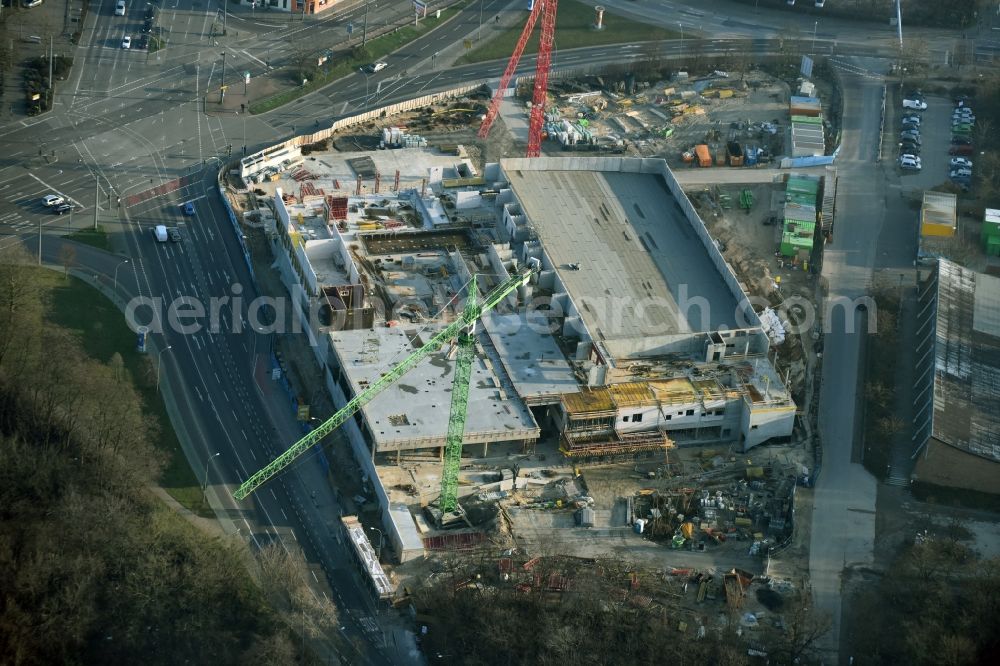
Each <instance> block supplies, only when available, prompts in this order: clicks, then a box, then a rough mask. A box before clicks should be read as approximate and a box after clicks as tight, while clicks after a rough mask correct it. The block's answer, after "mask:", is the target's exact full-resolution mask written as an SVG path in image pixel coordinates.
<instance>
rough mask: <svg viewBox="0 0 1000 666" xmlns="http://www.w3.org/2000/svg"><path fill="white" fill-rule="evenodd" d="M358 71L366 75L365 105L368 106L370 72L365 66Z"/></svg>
mask: <svg viewBox="0 0 1000 666" xmlns="http://www.w3.org/2000/svg"><path fill="white" fill-rule="evenodd" d="M358 71H359V72H361V73H362V74H364V75H365V106H368V72H366V71H365V68H364V67H360V68H359V69H358Z"/></svg>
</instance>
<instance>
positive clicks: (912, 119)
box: [900, 113, 920, 125]
mask: <svg viewBox="0 0 1000 666" xmlns="http://www.w3.org/2000/svg"><path fill="white" fill-rule="evenodd" d="M900 122H902V123H907V124H910V125H919V124H920V116H918V115H917V114H915V113H914V114H912V115H909V116H903V119H902V120H901V121H900Z"/></svg>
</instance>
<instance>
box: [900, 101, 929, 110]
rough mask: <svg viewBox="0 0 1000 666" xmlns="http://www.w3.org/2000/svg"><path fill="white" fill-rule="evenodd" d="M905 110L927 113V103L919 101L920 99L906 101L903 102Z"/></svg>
mask: <svg viewBox="0 0 1000 666" xmlns="http://www.w3.org/2000/svg"><path fill="white" fill-rule="evenodd" d="M903 108H904V109H915V110H917V111H926V110H927V102H924V101H922V100H919V99H904V100H903Z"/></svg>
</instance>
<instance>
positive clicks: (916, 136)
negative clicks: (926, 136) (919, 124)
mask: <svg viewBox="0 0 1000 666" xmlns="http://www.w3.org/2000/svg"><path fill="white" fill-rule="evenodd" d="M899 138H900V139H902V140H903V141H907V140H909V141H912V142H913V143H916V144H920V143H921V141H920V132H913V131H907V132H900V133H899Z"/></svg>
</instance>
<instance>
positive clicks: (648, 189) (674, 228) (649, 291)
mask: <svg viewBox="0 0 1000 666" xmlns="http://www.w3.org/2000/svg"><path fill="white" fill-rule="evenodd" d="M504 170H505V173H506V175H507V178H508V181H509V182H510V184H511V188H512V189H513V191H514V194H515V195H516V196H517V197H518V199H519V200H520V202H521V205H522V207H523V209H524V212H525V214H526V216H527V218H528V220H529V221H530V223H531V225H532V227H533V228H534V229H535V231H536V233H537V235H538V237H539V239H540V240H541V242H542V245H543V247H544V248H545V252H546V253H547V254H548V256H549V258H550V259H551V260H552V263H553V264H554V265H555V268H556V270H557V271H558V272H559V275H560V279H561V280H562V281H563V283H564V284H565V285H566V287H567V289H568V290H569V293H570V295H571V296H572V297H573V299H574V301H576V302H577V305H578V307H579V309H580V310H581V313H582V316H583V318H584V323H585V325H586V326H587V328H588V330H589V331H590V332H591V334H592V335H593V336H594V337H595V339H604V340H613V339H636V338H640V337H643V336H648V335H650V334H657V335H667V334H674V333H691V332H701V331H705V330H706V329H709V330H715V329H718V328H720V327H723V326H725V327H729V328H738V324H737V320H736V309H737V305H738V303H737V300H736V298H735V296H734V295H733V292H732V291H731V290H730V289H729V287H727V285H726V282H725V280H724V279H723V277H722V275H721V273H720V272H719V271H718V270H717V268H716V266H715V264H714V263H713V262H712V260H711V258H710V257H709V255H708V252H707V250H706V248H705V246H704V245H703V244H702V241H701V239H700V238H699V237H698V235H697V234H696V233H695V230H694V229H692V228H691V223H690V222H689V221H688V219H687V218H686V217H685V215H684V213H683V212H682V210H681V208H680V206H679V205H678V203H677V201H676V200H675V199H674V197H673V195H672V194H671V193H670V191H669V190H668V189H667V186H666V183H665V182H664V181H663V179H662V177H661V176H659V175H657V174H653V173H633V172H618V171H598V170H594V171H589V170H558V169H551V170H548V169H547V170H530V171H529V170H519V169H508V168H506V167H505V169H504ZM570 264H572V265H574V266H575V265H576V264H579V269H578V270H572V269H570V268H569V265H570ZM695 299H704V302H706V303H707V304H708V307H707V308H704V310H706V311H702V310H703V309H702V308H699V307H687V306H689V305H690V304H691V303H692V302H693V301H694V300H695ZM679 302H682V303H683V304H684V305H685V307H684V308H681V307H679V305H678V303H679ZM650 306H651V307H650ZM706 323H707V326H706V325H705V324H706Z"/></svg>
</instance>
